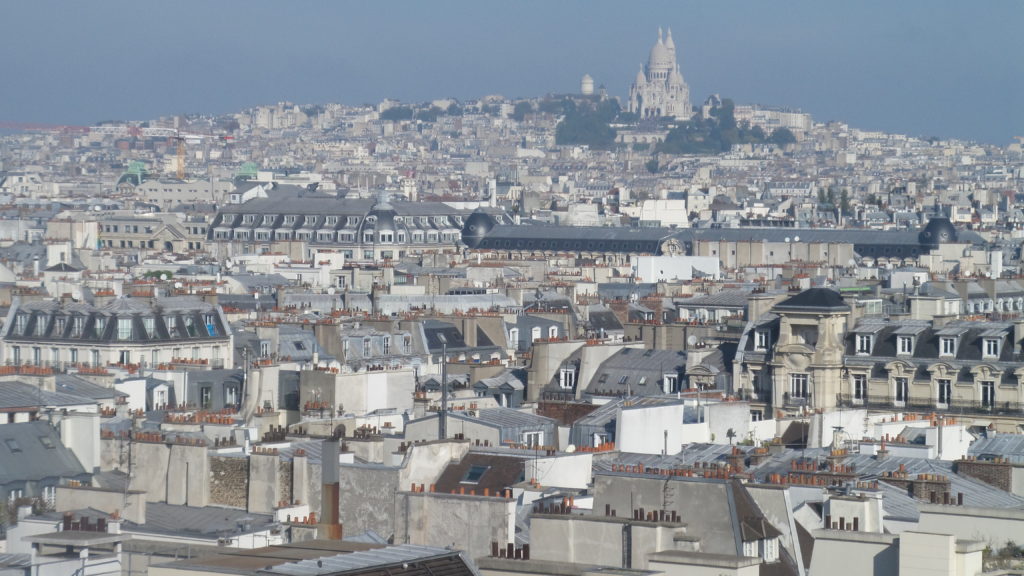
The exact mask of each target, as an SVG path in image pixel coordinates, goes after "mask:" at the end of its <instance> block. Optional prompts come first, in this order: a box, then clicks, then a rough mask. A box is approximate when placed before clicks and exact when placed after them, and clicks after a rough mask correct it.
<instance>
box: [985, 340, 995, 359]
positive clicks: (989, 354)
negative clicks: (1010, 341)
mask: <svg viewBox="0 0 1024 576" xmlns="http://www.w3.org/2000/svg"><path fill="white" fill-rule="evenodd" d="M983 352H984V354H983V356H984V357H985V358H998V357H999V340H998V339H997V338H986V339H985V348H984V349H983Z"/></svg>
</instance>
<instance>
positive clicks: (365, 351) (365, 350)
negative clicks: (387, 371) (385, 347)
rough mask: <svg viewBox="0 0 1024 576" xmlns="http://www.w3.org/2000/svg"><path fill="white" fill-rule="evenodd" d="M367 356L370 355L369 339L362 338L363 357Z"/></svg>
mask: <svg viewBox="0 0 1024 576" xmlns="http://www.w3.org/2000/svg"><path fill="white" fill-rule="evenodd" d="M369 357H370V339H369V338H364V339H363V358H369Z"/></svg>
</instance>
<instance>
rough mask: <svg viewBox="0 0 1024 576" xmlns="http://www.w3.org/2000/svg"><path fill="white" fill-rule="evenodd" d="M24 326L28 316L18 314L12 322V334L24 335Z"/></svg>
mask: <svg viewBox="0 0 1024 576" xmlns="http://www.w3.org/2000/svg"><path fill="white" fill-rule="evenodd" d="M26 326H28V314H18V317H17V318H15V320H14V332H15V333H17V334H21V335H24V334H25V327H26Z"/></svg>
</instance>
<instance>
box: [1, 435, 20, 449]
mask: <svg viewBox="0 0 1024 576" xmlns="http://www.w3.org/2000/svg"><path fill="white" fill-rule="evenodd" d="M4 444H7V448H8V449H9V450H10V451H11V452H21V446H19V445H18V441H17V440H15V439H14V438H8V439H6V440H4Z"/></svg>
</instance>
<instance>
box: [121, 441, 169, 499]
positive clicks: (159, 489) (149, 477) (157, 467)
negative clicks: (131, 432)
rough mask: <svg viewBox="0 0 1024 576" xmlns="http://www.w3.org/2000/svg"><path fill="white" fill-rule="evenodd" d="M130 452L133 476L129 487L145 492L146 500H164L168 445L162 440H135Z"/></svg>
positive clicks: (165, 497) (165, 495)
mask: <svg viewBox="0 0 1024 576" xmlns="http://www.w3.org/2000/svg"><path fill="white" fill-rule="evenodd" d="M132 452H133V454H132V460H133V461H134V462H133V470H132V472H133V476H134V477H133V478H132V481H131V486H130V487H131V488H132V489H133V490H141V491H143V492H145V493H146V501H148V502H164V501H166V499H167V469H168V463H169V460H170V454H171V449H170V446H168V445H167V444H164V443H163V442H135V443H134V444H133V445H132Z"/></svg>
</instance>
